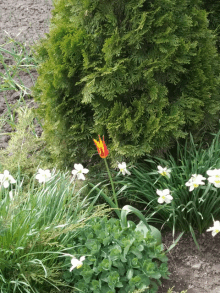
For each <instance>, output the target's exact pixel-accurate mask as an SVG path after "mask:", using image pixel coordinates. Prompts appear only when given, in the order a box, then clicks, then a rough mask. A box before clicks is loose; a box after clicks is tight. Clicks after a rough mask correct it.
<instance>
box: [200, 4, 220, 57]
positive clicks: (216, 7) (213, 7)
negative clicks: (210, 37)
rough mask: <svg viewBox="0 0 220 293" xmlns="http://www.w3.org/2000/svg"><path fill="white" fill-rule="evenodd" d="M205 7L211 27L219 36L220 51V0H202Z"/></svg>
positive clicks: (219, 46) (219, 49)
mask: <svg viewBox="0 0 220 293" xmlns="http://www.w3.org/2000/svg"><path fill="white" fill-rule="evenodd" d="M202 3H203V7H204V9H205V10H206V11H207V12H208V20H209V28H210V29H212V30H213V31H214V33H215V35H216V37H217V47H218V52H220V2H219V1H216V0H202Z"/></svg>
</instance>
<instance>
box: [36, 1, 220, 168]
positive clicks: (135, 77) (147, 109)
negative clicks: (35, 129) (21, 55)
mask: <svg viewBox="0 0 220 293" xmlns="http://www.w3.org/2000/svg"><path fill="white" fill-rule="evenodd" d="M52 15H53V16H52V18H51V26H50V32H49V34H47V37H46V39H44V40H42V41H41V42H40V44H38V46H37V47H36V58H37V60H38V62H39V69H38V72H39V77H38V80H37V83H36V85H35V88H34V96H35V99H36V100H37V101H39V102H40V108H39V110H40V113H41V115H42V117H43V118H44V120H45V124H44V132H45V137H46V140H47V142H48V143H49V145H50V151H51V153H52V156H53V158H54V159H55V160H56V161H57V162H62V164H63V165H68V164H69V162H72V161H73V160H74V159H75V158H76V157H77V160H78V161H81V162H83V160H86V158H89V157H91V155H92V154H93V153H94V152H95V151H94V144H93V142H92V138H97V135H98V134H100V135H105V140H106V142H107V144H108V147H109V149H110V157H111V158H112V159H114V160H115V161H116V160H121V159H122V158H123V157H127V158H129V160H130V161H135V160H136V159H138V158H140V157H142V156H144V155H146V154H147V153H150V152H152V151H154V150H158V149H162V148H163V149H167V148H169V147H170V146H171V145H172V144H173V142H174V141H175V140H176V139H178V138H181V137H186V135H187V133H188V132H189V130H190V131H191V132H193V133H195V134H196V133H198V132H199V131H201V129H202V131H204V130H205V129H210V128H213V127H214V126H215V123H216V121H217V120H218V111H219V108H220V103H219V93H218V87H219V61H218V55H217V51H216V47H215V38H214V35H213V32H212V31H211V30H209V29H208V20H207V13H206V11H205V10H202V9H201V3H200V1H199V0H193V1H192V0H181V1H180V0H154V1H152V0H151V1H149V0H127V1H125V0H120V1H118V0H117V1H116V0H80V1H79V0H69V1H66V0H60V1H57V3H55V8H54V10H53V13H52Z"/></svg>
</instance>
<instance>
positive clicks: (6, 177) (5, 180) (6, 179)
mask: <svg viewBox="0 0 220 293" xmlns="http://www.w3.org/2000/svg"><path fill="white" fill-rule="evenodd" d="M14 183H16V181H15V180H14V178H13V177H12V176H11V175H10V173H9V171H8V170H5V171H4V173H3V174H0V184H1V185H3V186H4V188H8V187H9V184H14Z"/></svg>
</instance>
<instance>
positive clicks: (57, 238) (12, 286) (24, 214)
mask: <svg viewBox="0 0 220 293" xmlns="http://www.w3.org/2000/svg"><path fill="white" fill-rule="evenodd" d="M52 175H53V176H52V178H51V180H50V181H48V182H46V183H45V184H42V185H39V183H37V182H36V181H35V180H34V178H31V179H30V182H29V187H28V188H26V191H24V190H23V187H22V181H23V178H22V177H20V178H15V179H16V182H17V183H16V184H15V187H14V184H13V189H12V190H11V191H10V192H9V189H4V188H3V187H2V188H1V189H0V215H1V217H0V291H1V293H12V292H13V293H39V292H40V293H48V292H52V289H56V291H55V292H70V287H69V286H68V285H67V284H66V283H65V282H61V276H62V270H63V269H65V268H64V267H63V262H60V261H59V259H63V258H64V254H65V252H66V249H68V247H69V245H71V243H72V242H73V239H74V237H76V235H77V232H78V231H82V230H83V229H84V228H83V227H84V226H85V225H86V222H87V221H88V220H89V219H91V218H93V217H102V216H104V215H106V213H107V212H108V210H107V209H105V206H104V205H102V206H96V207H94V205H93V203H92V200H90V199H89V198H88V197H85V198H83V199H82V197H81V193H82V191H83V188H82V189H80V190H78V191H77V190H76V189H75V185H74V184H73V183H72V182H71V180H70V176H69V174H68V173H63V172H57V173H56V174H55V172H53V173H52ZM66 269H67V268H66ZM65 287H68V291H65ZM59 289H60V290H59ZM72 290H73V288H72ZM71 292H72V291H71Z"/></svg>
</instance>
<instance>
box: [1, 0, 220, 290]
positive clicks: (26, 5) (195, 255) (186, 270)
mask: <svg viewBox="0 0 220 293" xmlns="http://www.w3.org/2000/svg"><path fill="white" fill-rule="evenodd" d="M51 9H52V0H0V45H3V44H4V43H5V40H6V37H7V36H10V37H12V38H15V39H16V40H18V41H21V42H23V43H26V44H33V43H34V42H36V41H37V40H39V38H42V37H44V34H45V32H48V30H49V28H48V26H49V18H50V11H51ZM8 62H10V60H8ZM32 75H33V77H34V79H36V77H37V74H36V72H32ZM21 78H22V81H23V83H24V84H25V85H26V86H27V87H31V86H32V85H33V81H32V80H30V77H29V76H28V75H27V74H23V76H21ZM4 94H5V96H6V97H7V100H8V102H9V103H11V104H13V103H15V102H16V101H17V100H18V98H19V93H16V92H5V93H4ZM5 110H6V103H5V100H4V95H3V93H0V115H1V114H2V113H4V111H5ZM8 130H10V127H8V126H7V125H6V126H5V129H2V130H1V132H2V131H3V132H5V131H8ZM8 139H9V137H7V136H1V135H0V148H1V147H3V148H4V147H7V141H8ZM163 242H164V245H165V247H169V246H170V245H171V244H172V235H171V232H164V233H163ZM198 242H199V245H200V249H201V250H200V251H198V249H197V248H196V246H195V244H194V242H193V240H192V237H190V236H189V235H186V236H183V237H182V239H181V240H180V241H179V243H178V245H177V246H176V247H175V248H173V249H172V250H171V251H170V252H169V253H168V258H169V271H170V273H171V275H170V280H169V281H168V280H164V281H163V286H162V287H161V288H160V290H159V293H167V290H168V289H169V288H170V287H174V289H173V290H174V291H173V292H180V291H182V290H188V291H187V293H220V233H219V234H218V235H216V236H215V237H214V238H213V237H212V236H211V233H204V234H202V235H200V236H198Z"/></svg>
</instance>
